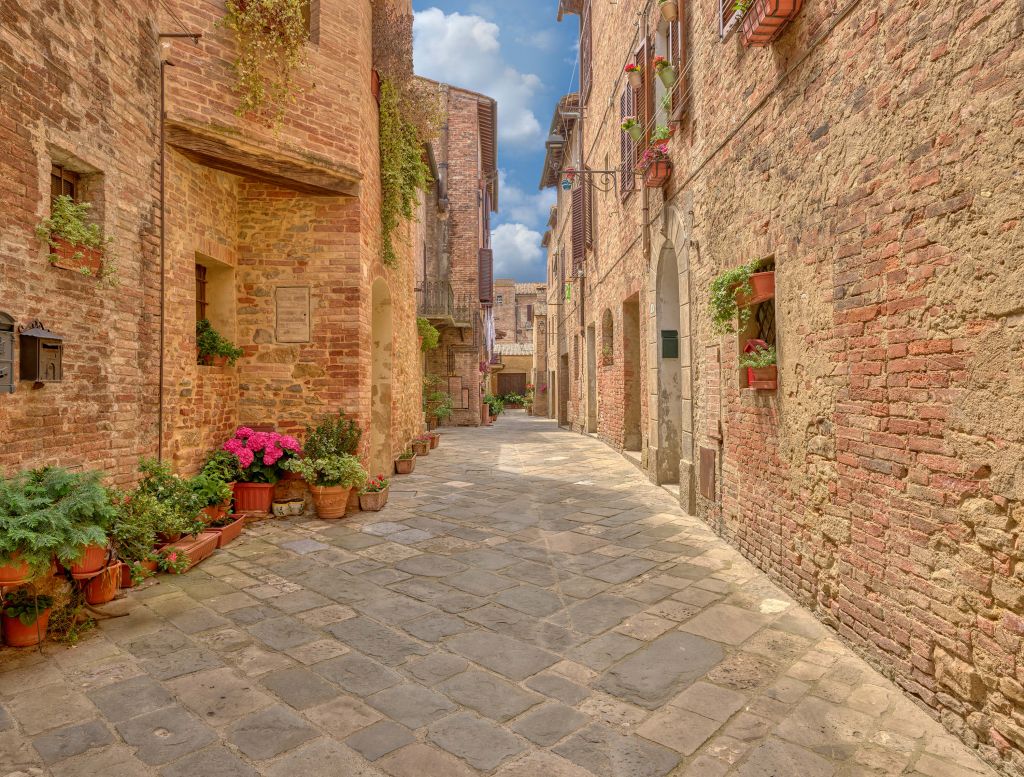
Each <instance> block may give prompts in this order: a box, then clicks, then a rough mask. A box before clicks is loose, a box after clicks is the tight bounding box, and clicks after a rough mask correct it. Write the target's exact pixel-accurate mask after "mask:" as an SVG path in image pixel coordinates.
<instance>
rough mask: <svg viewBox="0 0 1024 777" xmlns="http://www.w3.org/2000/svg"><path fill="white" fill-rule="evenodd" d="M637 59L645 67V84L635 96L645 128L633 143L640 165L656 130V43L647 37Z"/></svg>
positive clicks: (637, 115) (638, 113)
mask: <svg viewBox="0 0 1024 777" xmlns="http://www.w3.org/2000/svg"><path fill="white" fill-rule="evenodd" d="M635 61H636V62H637V63H638V64H639V65H641V66H642V67H643V69H644V84H643V86H642V87H641V88H640V89H639V90H637V93H636V94H635V95H634V96H633V102H634V103H635V104H636V120H637V121H639V122H640V126H642V127H643V128H644V136H643V139H642V140H641V141H640V142H639V143H634V144H633V152H634V155H635V161H634V163H633V164H635V165H636V166H637V167H639V166H640V158H641V157H642V156H643V154H644V151H646V150H647V143H648V141H649V139H650V137H651V133H652V132H653V131H654V127H653V122H654V79H655V78H656V77H657V76H655V75H654V66H653V65H652V64H651V63H652V62H653V61H654V45H653V44H652V42H651V39H650V38H646V39H645V40H644V42H643V45H642V46H641V47H640V48H639V49H637V52H636V58H635Z"/></svg>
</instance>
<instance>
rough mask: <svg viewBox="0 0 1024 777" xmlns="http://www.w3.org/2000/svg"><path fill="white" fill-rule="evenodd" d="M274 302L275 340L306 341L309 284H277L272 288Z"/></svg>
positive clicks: (287, 341) (308, 326) (307, 338)
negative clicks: (275, 313)
mask: <svg viewBox="0 0 1024 777" xmlns="http://www.w3.org/2000/svg"><path fill="white" fill-rule="evenodd" d="M274 302H275V303H276V304H275V307H276V309H277V323H276V328H275V337H276V339H277V342H279V343H308V342H309V340H310V335H309V329H310V325H309V319H310V311H309V286H278V287H277V289H275V290H274Z"/></svg>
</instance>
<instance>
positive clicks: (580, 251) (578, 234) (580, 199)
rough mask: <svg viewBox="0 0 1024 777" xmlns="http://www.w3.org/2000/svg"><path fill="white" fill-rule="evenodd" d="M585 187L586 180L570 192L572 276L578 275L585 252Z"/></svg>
mask: <svg viewBox="0 0 1024 777" xmlns="http://www.w3.org/2000/svg"><path fill="white" fill-rule="evenodd" d="M586 197H587V187H586V180H582V181H580V182H579V185H578V186H576V188H575V189H573V190H572V274H573V277H576V276H577V275H579V273H580V268H581V267H582V266H583V261H584V260H585V259H586V250H587V206H586Z"/></svg>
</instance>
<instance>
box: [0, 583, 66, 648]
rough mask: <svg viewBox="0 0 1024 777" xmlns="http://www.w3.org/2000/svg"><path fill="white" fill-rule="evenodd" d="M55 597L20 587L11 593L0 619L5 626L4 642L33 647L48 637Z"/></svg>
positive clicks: (11, 645) (12, 645)
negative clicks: (47, 632)
mask: <svg viewBox="0 0 1024 777" xmlns="http://www.w3.org/2000/svg"><path fill="white" fill-rule="evenodd" d="M52 609H53V599H51V598H50V597H49V596H44V595H42V594H38V595H37V594H33V593H31V592H29V591H28V589H26V588H19V589H18V590H16V591H14V592H13V593H11V594H9V595H8V596H7V597H6V599H5V601H4V603H3V610H2V614H0V621H2V622H3V627H4V642H5V643H7V645H8V646H10V647H31V646H33V645H38V644H39V643H40V642H42V641H43V638H44V637H46V628H47V626H48V625H49V622H50V611H51V610H52Z"/></svg>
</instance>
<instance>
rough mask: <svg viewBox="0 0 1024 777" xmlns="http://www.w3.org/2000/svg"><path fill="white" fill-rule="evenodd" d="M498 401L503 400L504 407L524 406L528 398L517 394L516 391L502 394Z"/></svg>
mask: <svg viewBox="0 0 1024 777" xmlns="http://www.w3.org/2000/svg"><path fill="white" fill-rule="evenodd" d="M498 399H500V400H501V404H502V407H504V406H505V405H523V404H525V403H526V397H524V396H523V395H522V394H517V393H516V392H514V391H510V392H508V393H507V394H502V395H501V396H500V397H498Z"/></svg>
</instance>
